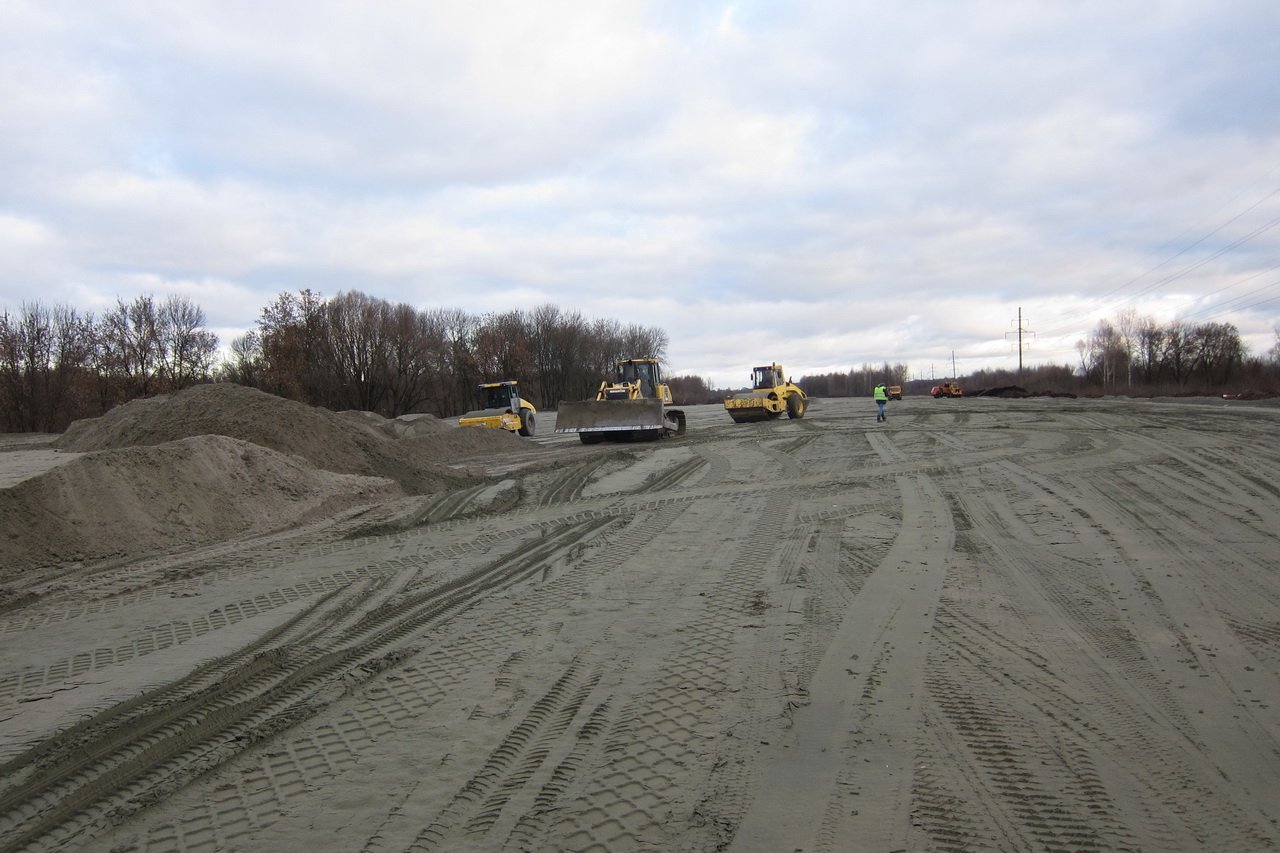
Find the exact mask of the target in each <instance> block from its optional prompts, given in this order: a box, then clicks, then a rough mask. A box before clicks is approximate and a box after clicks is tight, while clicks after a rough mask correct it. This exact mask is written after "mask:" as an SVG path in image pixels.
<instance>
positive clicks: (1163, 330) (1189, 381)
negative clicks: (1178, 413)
mask: <svg viewBox="0 0 1280 853" xmlns="http://www.w3.org/2000/svg"><path fill="white" fill-rule="evenodd" d="M1076 347H1077V349H1078V350H1079V352H1080V367H1081V373H1082V378H1083V380H1084V382H1085V384H1086V385H1087V386H1088V387H1092V388H1096V389H1098V390H1101V391H1102V392H1103V393H1115V392H1125V393H1132V392H1134V391H1140V392H1143V393H1161V392H1165V391H1174V392H1184V391H1188V390H1190V391H1200V392H1205V393H1212V392H1216V391H1219V390H1221V389H1224V388H1228V387H1231V386H1233V385H1237V384H1239V383H1240V382H1242V381H1249V380H1253V381H1262V382H1266V381H1268V380H1269V381H1271V382H1273V383H1274V382H1275V371H1274V367H1275V361H1276V355H1275V354H1276V350H1275V349H1274V348H1273V350H1272V353H1271V356H1272V357H1271V363H1270V364H1268V363H1267V361H1266V360H1264V359H1263V358H1258V357H1253V356H1251V355H1250V353H1249V351H1248V348H1247V347H1246V346H1245V344H1244V342H1243V341H1242V340H1241V338H1240V332H1239V331H1238V330H1237V329H1236V327H1235V326H1233V325H1232V324H1230V323H1196V324H1193V323H1188V322H1185V321H1182V320H1173V321H1170V322H1168V323H1159V322H1157V321H1156V320H1154V319H1152V318H1151V317H1143V316H1140V315H1139V314H1138V313H1137V312H1135V311H1126V312H1123V313H1121V314H1120V315H1119V316H1118V317H1117V319H1116V320H1115V321H1114V322H1112V321H1108V320H1102V321H1100V322H1099V323H1098V325H1097V327H1096V328H1095V329H1094V330H1093V331H1092V332H1090V333H1089V336H1088V337H1087V338H1085V339H1084V340H1082V341H1080V342H1079V343H1078V344H1077V345H1076ZM1269 368H1271V369H1269Z"/></svg>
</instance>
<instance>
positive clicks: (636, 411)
mask: <svg viewBox="0 0 1280 853" xmlns="http://www.w3.org/2000/svg"><path fill="white" fill-rule="evenodd" d="M684 425H685V424H684V412H682V411H680V410H679V409H673V408H671V389H670V388H669V387H668V386H667V385H665V384H663V382H662V368H661V367H660V366H659V364H658V360H657V359H656V358H647V357H646V358H624V359H622V360H620V361H618V363H617V364H616V365H615V366H614V376H613V378H612V379H606V380H604V381H603V382H601V383H600V388H599V390H597V391H596V397H595V399H594V400H561V401H560V403H559V405H558V406H557V407H556V429H555V431H556V432H562V433H577V434H578V438H579V439H581V441H582V443H583V444H596V443H598V442H601V441H644V440H649V439H657V438H661V437H662V436H664V435H683V434H684Z"/></svg>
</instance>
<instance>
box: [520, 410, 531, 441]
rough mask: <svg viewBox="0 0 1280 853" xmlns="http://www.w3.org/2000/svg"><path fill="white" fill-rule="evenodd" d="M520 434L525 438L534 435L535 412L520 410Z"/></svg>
mask: <svg viewBox="0 0 1280 853" xmlns="http://www.w3.org/2000/svg"><path fill="white" fill-rule="evenodd" d="M519 432H520V434H521V435H523V436H530V435H533V412H531V411H529V410H528V409H521V410H520V430H519Z"/></svg>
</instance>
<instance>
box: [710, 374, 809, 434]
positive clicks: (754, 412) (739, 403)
mask: <svg viewBox="0 0 1280 853" xmlns="http://www.w3.org/2000/svg"><path fill="white" fill-rule="evenodd" d="M807 407H808V400H807V398H806V397H805V395H804V391H803V390H801V388H800V386H799V385H796V384H795V383H793V382H790V381H788V380H787V379H786V377H785V376H784V374H783V370H782V365H780V364H769V365H765V366H763V367H756V368H753V369H752V370H751V390H750V391H746V392H738V393H733V394H730V395H729V396H728V397H726V398H725V401H724V408H725V411H727V412H728V413H729V417H731V418H733V421H734V423H739V424H745V423H751V422H753V421H767V420H772V419H773V418H776V417H778V416H779V415H781V414H782V413H783V412H786V413H787V417H789V418H802V417H804V410H805V409H806V408H807Z"/></svg>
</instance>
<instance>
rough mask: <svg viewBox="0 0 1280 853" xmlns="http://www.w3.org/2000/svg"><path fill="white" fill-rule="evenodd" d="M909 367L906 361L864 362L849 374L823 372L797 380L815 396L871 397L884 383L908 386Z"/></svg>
mask: <svg viewBox="0 0 1280 853" xmlns="http://www.w3.org/2000/svg"><path fill="white" fill-rule="evenodd" d="M909 372H910V371H909V369H908V367H907V365H905V364H894V365H890V364H889V362H887V361H886V362H885V363H884V364H882V365H875V364H863V365H862V366H861V367H858V368H851V369H850V370H849V372H847V373H823V374H819V375H817V376H804V377H802V378H800V379H797V380H795V383H796V384H797V385H799V386H800V387H801V388H803V389H804V392H805V393H806V394H808V395H809V396H811V397H869V396H870V395H871V392H872V390H873V389H874V388H875V387H876V386H877V385H879V384H880V383H881V382H884V383H885V384H888V385H906V384H907V375H908V374H909Z"/></svg>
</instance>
